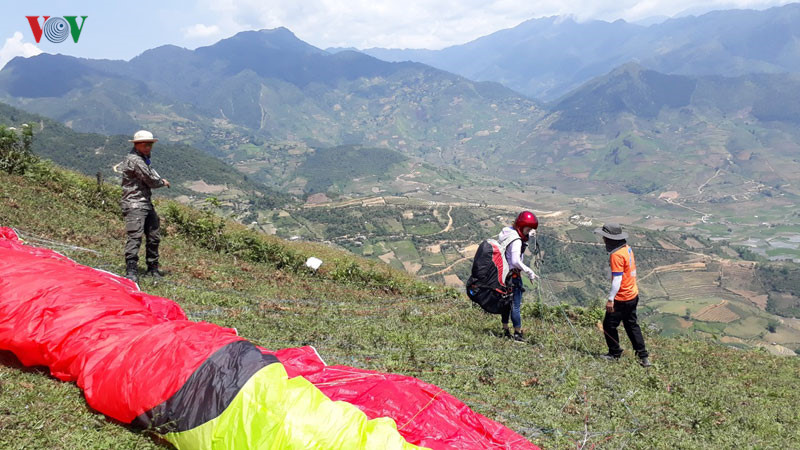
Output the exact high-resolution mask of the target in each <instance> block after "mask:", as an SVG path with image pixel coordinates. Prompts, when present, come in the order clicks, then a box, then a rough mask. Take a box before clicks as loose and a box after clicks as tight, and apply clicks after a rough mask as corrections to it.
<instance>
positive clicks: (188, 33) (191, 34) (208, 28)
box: [183, 23, 221, 39]
mask: <svg viewBox="0 0 800 450" xmlns="http://www.w3.org/2000/svg"><path fill="white" fill-rule="evenodd" d="M220 32H221V30H220V29H219V26H217V25H205V24H202V23H198V24H196V25H192V26H190V27H186V28H183V36H184V37H185V38H187V39H197V38H206V37H212V36H217V35H219V34H220Z"/></svg>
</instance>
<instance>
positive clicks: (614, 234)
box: [594, 222, 628, 241]
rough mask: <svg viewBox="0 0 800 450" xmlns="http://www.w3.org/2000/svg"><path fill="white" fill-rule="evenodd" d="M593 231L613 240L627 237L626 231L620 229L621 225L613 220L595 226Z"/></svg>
mask: <svg viewBox="0 0 800 450" xmlns="http://www.w3.org/2000/svg"><path fill="white" fill-rule="evenodd" d="M594 232H595V234H599V235H600V236H603V237H606V238H609V239H611V240H614V241H621V240H623V239H628V233H625V232H624V231H622V225H620V224H618V223H614V222H608V223H605V224H603V226H602V227H601V228H596V229H595V230H594Z"/></svg>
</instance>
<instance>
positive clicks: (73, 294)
mask: <svg viewBox="0 0 800 450" xmlns="http://www.w3.org/2000/svg"><path fill="white" fill-rule="evenodd" d="M0 349H3V350H10V351H12V352H14V354H15V355H16V356H17V357H18V358H19V360H20V361H21V362H22V363H23V364H25V365H29V366H31V365H42V366H47V367H49V368H50V372H51V373H52V375H53V376H55V377H57V378H59V379H61V380H64V381H75V382H76V383H77V384H78V386H79V387H81V389H83V390H84V395H85V396H86V400H87V402H88V404H89V405H90V406H91V407H92V408H94V409H96V410H97V411H99V412H101V413H103V414H105V415H107V416H109V417H112V418H114V419H116V420H119V421H121V422H123V423H128V424H132V425H133V426H141V427H145V428H147V427H155V426H156V425H157V424H156V422H158V421H159V420H160V421H161V422H160V423H164V422H165V420H166V419H165V418H163V417H158V416H159V414H166V413H170V414H177V416H176V417H168V418H167V419H169V422H171V423H183V424H187V423H189V424H194V425H197V424H200V423H204V421H208V420H209V419H210V418H213V415H214V414H216V413H215V412H214V411H222V410H224V408H225V407H226V406H227V403H226V402H229V401H230V399H231V398H232V395H235V394H236V392H238V389H239V388H241V386H242V385H243V384H244V383H245V382H246V381H247V380H248V379H249V377H250V376H251V375H252V374H253V373H255V371H257V370H258V369H259V368H261V367H264V366H265V365H268V364H272V363H277V362H280V363H282V364H283V366H284V367H285V369H286V372H287V373H288V375H289V377H304V378H306V379H307V380H308V381H310V382H311V383H313V384H314V385H315V386H316V387H317V388H318V389H319V390H321V391H322V392H323V393H324V394H325V395H326V396H328V397H329V398H330V399H332V400H335V401H344V402H348V403H350V404H352V405H355V406H356V407H358V408H359V409H360V410H361V411H363V412H364V413H365V414H366V415H367V416H368V417H369V418H370V419H375V418H381V417H387V418H391V419H393V420H394V421H395V423H396V425H397V429H398V431H399V432H400V434H401V435H402V436H403V438H405V439H406V440H407V442H409V443H412V444H415V445H420V446H426V447H430V448H433V449H444V448H459V449H487V448H495V449H535V448H537V447H536V446H534V445H533V444H531V443H530V442H528V441H527V440H526V439H525V438H523V437H522V436H520V435H519V434H517V433H515V432H514V431H512V430H510V429H508V428H506V427H505V426H503V425H501V424H499V423H497V422H495V421H492V420H490V419H488V418H486V417H484V416H482V415H480V414H478V413H476V412H474V411H472V410H471V409H470V408H469V407H468V406H466V405H465V404H464V403H462V402H461V401H459V400H458V399H456V398H455V397H453V396H452V395H450V394H448V393H447V392H445V391H444V390H442V389H441V388H439V387H437V386H434V385H432V384H428V383H425V382H423V381H420V380H418V379H416V378H413V377H407V376H403V375H396V374H385V373H380V372H375V371H370V370H363V369H357V368H353V367H347V366H328V365H326V364H325V363H324V361H323V360H322V358H320V356H319V355H318V354H317V352H316V351H315V350H314V349H313V348H311V347H302V348H287V349H283V350H278V351H274V352H273V351H269V350H266V349H263V348H258V347H255V346H254V345H253V344H251V343H249V342H248V341H246V340H245V339H244V338H242V337H240V336H238V335H237V334H236V331H235V330H233V329H230V328H224V327H220V326H218V325H215V324H212V323H206V322H193V321H190V320H187V318H186V315H185V314H184V312H183V310H182V309H181V308H180V306H178V305H177V304H176V303H175V302H173V301H171V300H169V299H166V298H162V297H158V296H153V295H149V294H146V293H143V292H141V291H139V290H138V287H137V286H136V284H135V283H133V282H131V281H130V280H127V279H125V278H122V277H119V276H117V275H114V274H111V273H108V272H104V271H100V270H97V269H93V268H90V267H87V266H83V265H80V264H77V263H76V262H74V261H72V260H70V259H69V258H66V257H65V256H63V255H60V254H58V253H56V252H54V251H52V250H49V249H42V248H34V247H30V246H27V245H24V244H23V243H22V242H21V241H20V240H19V239H18V237H17V235H16V233H14V231H13V230H11V229H10V228H3V227H0ZM254 354H255V355H257V356H254ZM209 361H211V362H213V363H214V364H209ZM220 361H224V364H220V363H219V362H220ZM210 366H211V367H212V368H213V370H209V367H210ZM220 367H222V368H220ZM176 398H177V399H178V400H180V402H182V403H180V404H181V405H194V406H184V407H182V408H174V407H170V408H165V407H164V405H165V404H169V405H174V404H173V403H169V402H175V401H178V400H176ZM208 399H212V400H208ZM226 399H227V400H226ZM209 401H211V402H212V404H210V405H209V404H208V402H209ZM199 402H201V403H199ZM202 402H205V403H202ZM198 405H201V406H202V407H200V406H198ZM193 408H194V409H193ZM209 411H211V412H209ZM154 412H157V413H158V414H155V413H154ZM209 414H210V415H211V416H209ZM156 429H157V428H156ZM173 431H174V430H173Z"/></svg>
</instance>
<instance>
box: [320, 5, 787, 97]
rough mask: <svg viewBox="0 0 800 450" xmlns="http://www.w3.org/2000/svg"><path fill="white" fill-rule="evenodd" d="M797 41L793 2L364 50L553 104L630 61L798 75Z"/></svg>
mask: <svg viewBox="0 0 800 450" xmlns="http://www.w3.org/2000/svg"><path fill="white" fill-rule="evenodd" d="M798 42H800V4H797V3H793V4H788V5H785V6H782V7H776V8H770V9H767V10H764V11H754V10H726V11H713V12H709V13H707V14H703V15H700V16H687V17H681V18H675V19H668V20H666V21H664V22H661V23H657V24H653V25H649V26H644V25H639V24H634V23H628V22H625V21H624V20H617V21H614V22H605V21H599V20H594V21H589V22H584V23H578V22H576V21H575V20H573V19H572V18H569V17H561V16H555V17H545V18H539V19H531V20H528V21H525V22H523V23H521V24H519V25H517V26H516V27H514V28H510V29H506V30H501V31H497V32H495V33H492V34H490V35H487V36H483V37H481V38H478V39H475V40H474V41H471V42H468V43H465V44H461V45H454V46H451V47H447V48H444V49H441V50H425V49H385V48H369V49H366V50H363V51H364V53H366V54H369V55H372V56H375V57H378V58H381V59H383V60H386V61H417V62H422V63H425V64H429V65H431V66H433V67H437V68H440V69H442V70H447V71H449V72H453V73H457V74H459V75H462V76H464V77H466V78H469V79H471V80H477V81H496V82H499V83H502V84H504V85H505V86H508V87H510V88H511V89H514V90H516V91H518V92H520V93H522V94H524V95H526V96H528V97H530V98H535V99H539V100H543V101H552V100H556V99H558V98H559V97H560V96H562V95H564V94H566V93H567V92H569V91H570V90H572V89H575V88H577V87H578V86H580V85H581V84H583V83H585V82H587V81H589V80H590V79H592V78H594V77H597V76H600V75H603V74H605V73H607V72H609V71H611V70H612V69H614V68H615V67H617V66H620V65H622V64H625V63H628V62H637V63H639V64H641V65H642V66H644V67H646V68H648V69H652V70H656V71H659V72H663V73H667V74H681V75H726V76H739V75H745V74H750V73H782V72H797V71H800V44H798ZM331 50H333V51H335V50H336V49H331Z"/></svg>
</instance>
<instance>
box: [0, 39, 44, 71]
mask: <svg viewBox="0 0 800 450" xmlns="http://www.w3.org/2000/svg"><path fill="white" fill-rule="evenodd" d="M39 53H42V51H41V50H39V47H37V46H36V45H34V44H31V43H30V42H22V33H21V32H19V31H17V32H15V33H14V35H13V36H11V37H10V38H8V39H6V43H5V44H4V45H3V48H0V69H2V68H3V67H5V65H6V63H7V62H9V61H11V60H12V59H14V58H15V57H17V56H23V57H25V58H28V57H30V56H35V55H38V54H39Z"/></svg>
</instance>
